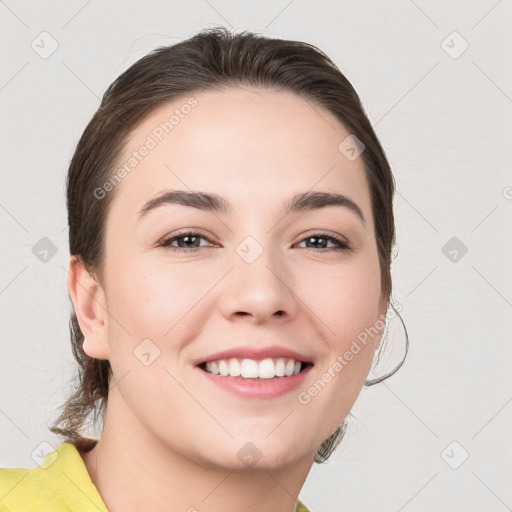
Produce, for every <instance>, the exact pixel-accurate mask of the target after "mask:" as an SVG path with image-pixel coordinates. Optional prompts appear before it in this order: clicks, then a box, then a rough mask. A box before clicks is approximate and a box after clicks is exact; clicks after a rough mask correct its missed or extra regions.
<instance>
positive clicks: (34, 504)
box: [0, 440, 309, 512]
mask: <svg viewBox="0 0 512 512" xmlns="http://www.w3.org/2000/svg"><path fill="white" fill-rule="evenodd" d="M89 441H91V440H89ZM0 512H108V510H107V507H106V506H105V503H104V502H103V499H102V498H101V495H100V493H99V491H98V489H97V488H96V486H95V485H94V483H93V481H92V480H91V477H90V476H89V473H88V471H87V468H86V466H85V464H84V461H83V459H82V457H81V456H80V453H79V452H78V450H77V448H76V446H75V445H74V444H72V443H69V442H64V443H62V444H61V445H60V446H59V448H58V449H57V450H55V451H53V452H51V453H48V454H47V455H46V457H45V458H44V460H43V462H42V463H41V465H40V466H38V467H37V468H35V469H24V468H0ZM297 512H309V511H308V509H307V508H306V507H305V506H304V505H303V504H302V503H301V502H300V500H299V501H298V503H297Z"/></svg>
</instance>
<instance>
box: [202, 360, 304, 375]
mask: <svg viewBox="0 0 512 512" xmlns="http://www.w3.org/2000/svg"><path fill="white" fill-rule="evenodd" d="M301 367H302V363H301V362H300V361H296V360H295V359H288V358H284V357H279V358H276V359H271V358H267V359H263V360H261V361H256V360H254V359H237V358H236V357H232V358H231V359H219V360H218V361H208V362H207V363H206V365H205V369H206V371H207V372H209V373H213V374H215V375H220V376H221V377H226V376H228V375H229V376H231V377H242V378H244V379H257V378H260V379H273V378H274V377H291V376H292V375H297V374H298V373H300V370H301Z"/></svg>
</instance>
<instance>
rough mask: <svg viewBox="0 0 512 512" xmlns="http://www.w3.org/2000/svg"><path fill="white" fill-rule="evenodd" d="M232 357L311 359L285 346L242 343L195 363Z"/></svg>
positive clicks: (302, 360) (309, 360)
mask: <svg viewBox="0 0 512 512" xmlns="http://www.w3.org/2000/svg"><path fill="white" fill-rule="evenodd" d="M232 357H235V358H240V359H267V358H278V357H284V358H289V359H295V360H296V361H301V362H302V363H310V362H311V359H309V358H308V357H307V356H305V355H303V354H300V353H299V352H296V351H295V350H291V349H289V348H286V347H280V346H277V345H272V346H268V347H255V346H250V345H244V346H240V347H234V348H230V349H227V350H221V351H220V352H215V353H213V354H210V355H208V356H205V357H202V358H201V359H197V360H196V361H195V363H194V364H195V365H196V366H197V365H200V364H202V363H206V362H207V361H217V360H219V359H230V358H232Z"/></svg>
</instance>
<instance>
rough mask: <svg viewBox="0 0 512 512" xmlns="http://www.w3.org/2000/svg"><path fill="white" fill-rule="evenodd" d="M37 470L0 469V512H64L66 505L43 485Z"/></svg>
mask: <svg viewBox="0 0 512 512" xmlns="http://www.w3.org/2000/svg"><path fill="white" fill-rule="evenodd" d="M38 469H39V468H36V469H25V468H0V512H22V511H36V510H38V511H39V510H41V511H46V510H48V511H50V510H52V511H55V512H61V511H62V512H66V511H67V510H68V509H67V507H66V504H65V503H64V501H63V500H62V498H60V497H59V496H58V495H56V494H54V493H53V492H51V490H50V489H48V487H47V486H45V485H44V484H43V482H44V479H42V478H41V477H40V475H39V474H38V473H39V472H38Z"/></svg>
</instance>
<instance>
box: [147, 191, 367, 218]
mask: <svg viewBox="0 0 512 512" xmlns="http://www.w3.org/2000/svg"><path fill="white" fill-rule="evenodd" d="M168 204H180V205H183V206H189V207H191V208H197V209H198V210H204V211H210V212H216V213H222V214H229V213H231V212H232V211H233V207H232V205H231V203H230V202H229V201H227V200H226V199H224V198H223V197H221V196H219V195H217V194H210V193H207V192H195V191H188V190H169V191H165V192H164V193H162V194H160V195H158V196H157V197H155V198H153V199H151V200H150V201H148V202H147V203H146V204H145V205H144V206H143V208H142V209H141V210H140V211H139V219H141V218H142V217H144V216H146V215H147V214H148V213H149V212H150V211H152V210H155V209H156V208H158V207H160V206H164V205H168ZM328 206H341V207H343V208H347V209H348V210H350V211H351V212H353V213H355V214H356V215H357V216H358V217H359V218H360V220H361V221H362V222H363V224H364V223H365V219H364V215H363V212H362V211H361V208H359V206H358V205H357V204H356V203H355V202H354V201H352V199H349V198H348V197H346V196H344V195H343V194H337V193H334V192H303V193H300V194H296V195H294V196H293V197H292V198H291V199H290V200H289V201H287V202H286V203H285V207H284V214H285V215H287V214H289V213H297V212H304V211H311V210H319V209H321V208H326V207H328Z"/></svg>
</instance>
